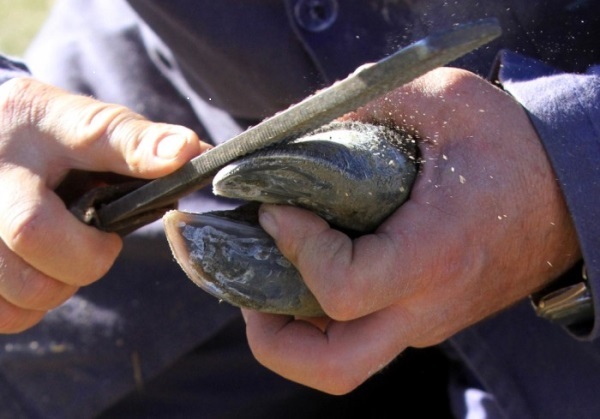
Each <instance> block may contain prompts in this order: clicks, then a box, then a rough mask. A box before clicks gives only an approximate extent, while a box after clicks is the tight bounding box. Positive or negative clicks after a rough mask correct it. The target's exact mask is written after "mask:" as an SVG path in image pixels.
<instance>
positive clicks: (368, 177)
mask: <svg viewBox="0 0 600 419" xmlns="http://www.w3.org/2000/svg"><path fill="white" fill-rule="evenodd" d="M416 173H417V146H416V143H415V140H414V139H413V138H412V137H410V136H409V135H407V134H405V133H403V132H401V131H399V130H395V129H391V128H389V127H385V126H379V125H371V124H363V123H357V122H350V123H332V124H329V125H327V126H325V127H323V128H321V129H320V130H317V131H315V132H313V133H311V134H309V135H307V136H304V137H301V138H298V139H294V140H290V141H288V142H285V143H282V144H278V145H275V146H273V147H270V148H269V149H266V150H261V151H258V152H256V153H253V154H252V155H249V156H246V157H244V158H242V159H240V160H238V161H236V162H233V163H231V164H229V165H228V166H226V167H224V168H223V169H221V170H220V171H219V172H218V173H217V175H216V176H215V178H214V180H213V190H214V193H215V194H216V195H221V196H226V197H230V198H238V199H242V200H246V201H254V202H267V203H275V204H288V205H296V206H300V207H303V208H306V209H309V210H311V211H313V212H315V213H316V214H318V215H320V216H321V217H323V218H324V219H326V220H327V221H328V222H329V223H330V224H331V225H332V226H334V227H336V228H339V229H341V230H343V231H346V232H348V233H350V234H353V235H356V234H361V233H366V232H370V231H372V230H374V229H375V228H376V227H377V226H378V225H379V224H381V222H382V221H383V220H385V218H387V217H388V216H389V215H390V214H391V213H392V212H393V211H394V210H396V209H397V208H398V207H399V206H400V205H401V204H402V203H403V202H404V201H405V200H406V199H407V198H408V195H409V193H410V188H411V186H412V184H413V181H414V179H415V177H416ZM252 207H253V208H250V209H248V208H249V207H247V206H244V207H243V209H239V210H234V211H220V212H215V213H206V214H190V213H184V212H181V211H170V212H169V213H167V214H166V215H165V217H164V224H165V230H166V233H167V239H168V241H169V243H170V245H171V249H172V250H173V253H174V255H175V258H176V260H177V261H178V263H179V264H180V265H181V267H182V268H183V270H184V271H185V272H186V274H187V275H188V276H189V277H190V279H192V281H193V282H195V283H196V284H197V285H199V286H200V287H201V288H203V289H204V290H206V291H207V292H209V293H210V294H212V295H213V296H215V297H217V298H219V299H221V300H224V301H227V302H229V303H231V304H233V305H236V306H239V307H247V308H252V309H256V310H259V311H264V312H271V313H279V314H290V315H301V316H318V315H322V314H323V311H322V309H321V307H320V306H319V304H318V302H317V301H316V299H315V298H314V296H313V295H312V293H311V292H310V291H309V290H308V288H307V287H306V285H305V284H304V282H303V280H302V277H301V276H300V274H299V272H298V271H297V270H296V269H295V267H294V266H293V265H292V264H291V263H290V262H289V261H288V260H287V259H285V258H284V257H283V255H282V254H281V253H280V252H279V250H278V249H277V247H276V245H275V243H274V241H273V240H272V239H271V238H270V236H268V235H267V234H266V233H265V232H264V231H263V230H262V229H261V228H260V226H259V225H258V222H257V220H256V218H257V217H256V213H257V207H258V205H257V204H255V205H253V206H252Z"/></svg>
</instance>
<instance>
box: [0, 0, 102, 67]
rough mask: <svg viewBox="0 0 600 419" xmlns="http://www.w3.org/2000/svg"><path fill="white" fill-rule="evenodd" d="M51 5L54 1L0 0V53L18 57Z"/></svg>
mask: <svg viewBox="0 0 600 419" xmlns="http://www.w3.org/2000/svg"><path fill="white" fill-rule="evenodd" d="M82 1H86V0H82ZM107 1H110V0H107ZM53 3H54V0H0V53H2V54H5V55H12V56H16V57H20V56H21V55H22V54H23V52H24V51H25V49H26V48H27V45H29V43H30V42H31V40H32V39H33V37H34V36H35V34H36V33H37V31H38V29H39V27H40V25H41V24H42V23H43V21H44V20H45V19H46V16H47V14H48V11H49V10H50V7H51V6H52V4H53Z"/></svg>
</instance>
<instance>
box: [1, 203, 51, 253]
mask: <svg viewBox="0 0 600 419" xmlns="http://www.w3.org/2000/svg"><path fill="white" fill-rule="evenodd" d="M21 204H24V203H22V202H21ZM13 214H14V215H13V217H12V219H11V220H9V221H8V223H7V225H8V228H7V232H6V235H5V237H4V242H5V244H6V245H7V246H8V247H9V248H10V249H11V250H12V251H13V252H15V253H17V254H19V255H26V254H27V253H30V252H32V251H34V250H35V249H36V248H37V247H38V245H39V243H40V241H39V240H38V238H39V235H40V234H41V233H42V232H43V230H44V225H45V223H46V221H47V220H46V217H45V215H44V212H43V211H42V208H41V206H39V205H35V204H33V205H26V204H25V205H22V207H21V208H19V209H17V210H16V211H14V212H13Z"/></svg>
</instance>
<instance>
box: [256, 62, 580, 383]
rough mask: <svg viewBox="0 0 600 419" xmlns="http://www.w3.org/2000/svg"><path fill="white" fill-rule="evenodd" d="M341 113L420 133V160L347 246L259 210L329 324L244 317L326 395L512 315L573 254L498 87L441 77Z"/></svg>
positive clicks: (543, 178) (548, 183) (283, 371)
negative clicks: (401, 191)
mask: <svg viewBox="0 0 600 419" xmlns="http://www.w3.org/2000/svg"><path fill="white" fill-rule="evenodd" d="M348 118H352V119H359V120H363V121H370V122H372V121H386V122H392V123H395V124H397V125H399V126H403V127H408V128H409V129H410V130H414V132H416V133H418V136H419V138H420V143H419V144H420V151H421V155H422V160H423V164H422V167H421V173H420V174H419V176H418V178H417V181H416V184H415V185H414V188H413V190H412V194H411V197H410V199H409V201H408V202H407V203H405V204H404V205H403V206H402V207H401V208H399V209H398V210H397V211H396V212H395V213H394V214H393V215H392V216H391V217H390V218H389V219H388V220H386V222H384V224H383V225H381V226H380V228H379V229H378V230H377V231H376V232H375V234H371V235H365V236H362V237H360V238H358V239H355V240H351V239H350V238H348V237H347V236H345V235H344V234H342V233H340V232H338V231H335V230H332V229H330V228H329V226H328V225H327V223H326V222H324V221H323V220H321V219H320V218H318V217H316V216H315V215H313V214H311V213H309V212H307V211H304V210H301V209H297V208H291V207H276V206H267V205H265V206H263V207H262V210H261V215H260V220H261V224H262V226H263V227H264V228H265V229H266V230H267V231H268V232H269V233H270V234H271V235H272V236H273V237H274V238H275V239H276V242H277V245H278V247H279V248H280V249H281V251H282V252H283V253H284V254H285V255H286V257H288V258H289V259H290V260H291V261H292V263H294V265H295V266H296V267H297V268H298V269H299V271H300V272H301V273H302V275H303V277H304V279H305V281H306V283H307V285H308V287H309V288H310V289H311V290H312V291H313V292H314V294H315V296H316V297H317V299H318V300H319V302H320V303H321V304H322V307H323V308H324V310H325V312H326V313H327V314H328V316H329V319H319V320H318V321H314V320H311V319H308V320H307V319H293V318H289V317H285V316H275V315H266V314H261V313H256V312H252V311H248V310H244V316H245V318H246V322H247V336H248V341H249V344H250V346H251V349H252V351H253V353H254V355H255V357H256V358H257V359H258V361H259V362H261V363H262V364H264V365H265V366H267V367H268V368H270V369H272V370H273V371H275V372H277V373H279V374H280V375H282V376H284V377H287V378H289V379H291V380H294V381H297V382H299V383H302V384H305V385H307V386H310V387H314V388H316V389H319V390H322V391H325V392H329V393H334V394H343V393H346V392H349V391H351V390H352V389H354V388H355V387H357V386H358V385H359V384H361V383H362V382H363V381H365V380H366V379H367V378H368V377H369V376H371V375H372V374H374V373H375V372H377V371H379V370H380V369H381V368H382V367H383V366H385V365H386V364H388V363H389V362H390V361H391V360H392V359H393V358H395V357H396V356H397V355H398V354H399V353H400V352H402V351H403V350H404V349H405V348H406V347H409V346H412V347H425V346H429V345H434V344H437V343H439V342H441V341H443V340H445V339H447V338H448V337H450V336H452V335H453V334H455V333H456V332H458V331H460V330H462V329H464V328H466V327H468V326H469V325H472V324H474V323H476V322H478V321H480V320H482V319H485V318H486V317H488V316H490V315H492V314H493V313H496V312H498V311H499V310H502V309H504V308H506V307H508V306H510V305H511V304H513V303H515V302H517V301H518V300H520V299H522V298H524V297H525V296H527V295H528V294H530V293H531V292H532V291H534V290H537V289H539V288H541V287H542V286H543V285H545V284H546V283H548V282H549V281H550V280H552V279H553V278H556V277H557V276H558V275H559V274H560V273H562V272H564V271H565V270H566V269H568V267H570V266H571V265H572V264H573V263H575V262H576V261H577V260H578V259H579V258H580V251H579V247H578V243H577V239H576V236H575V232H574V228H573V225H572V222H571V219H570V217H569V214H568V212H567V209H566V207H565V203H564V200H563V197H562V195H561V192H560V190H559V187H558V185H557V182H556V180H555V175H554V173H553V171H552V169H551V167H550V165H549V163H548V160H547V157H546V155H545V152H544V150H543V148H542V146H541V144H540V141H539V138H538V137H537V134H536V132H535V131H534V129H533V128H532V126H531V124H530V122H529V120H528V117H527V116H526V114H525V112H524V111H523V110H522V108H521V107H520V105H519V104H518V103H516V102H515V101H514V100H513V99H512V98H511V97H510V96H509V95H507V94H505V93H504V92H503V91H501V90H500V89H498V88H496V87H494V86H493V85H491V84H489V83H488V82H486V81H485V80H483V79H480V78H478V77H476V76H475V75H473V74H471V73H468V72H465V71H462V70H457V69H449V68H442V69H438V70H436V71H433V72H430V73H429V74H427V75H425V76H424V77H422V78H420V79H418V80H416V81H414V82H413V83H410V84H409V85H407V86H404V87H402V88H400V89H398V90H396V91H394V92H392V93H390V94H388V95H387V97H385V98H383V99H381V100H378V101H376V102H374V103H371V104H370V105H368V106H367V107H365V108H363V109H360V110H359V111H357V112H355V113H353V114H351V115H349V116H348ZM515 327H518V325H517V326H515Z"/></svg>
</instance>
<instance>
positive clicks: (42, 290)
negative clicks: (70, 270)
mask: <svg viewBox="0 0 600 419" xmlns="http://www.w3.org/2000/svg"><path fill="white" fill-rule="evenodd" d="M76 290H77V287H74V286H69V285H66V284H62V283H60V282H58V281H56V280H54V279H52V278H49V277H47V276H45V275H43V274H41V273H39V272H38V271H36V270H35V269H33V268H31V267H28V268H26V269H23V270H22V271H21V274H20V278H19V286H17V287H14V291H13V295H12V296H11V298H10V301H11V302H12V303H13V304H16V305H17V306H19V307H21V308H24V309H30V310H51V309H53V308H55V307H57V306H59V305H60V304H62V303H63V302H64V301H66V300H67V299H68V298H69V297H70V296H72V295H73V294H74V293H75V291H76Z"/></svg>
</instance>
